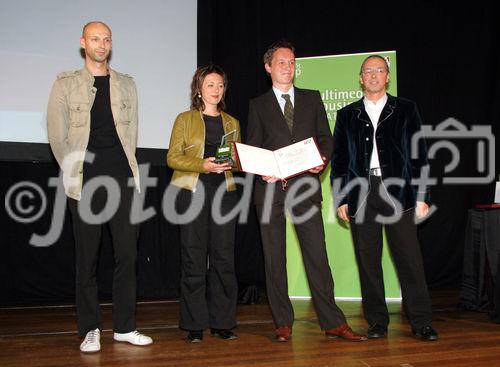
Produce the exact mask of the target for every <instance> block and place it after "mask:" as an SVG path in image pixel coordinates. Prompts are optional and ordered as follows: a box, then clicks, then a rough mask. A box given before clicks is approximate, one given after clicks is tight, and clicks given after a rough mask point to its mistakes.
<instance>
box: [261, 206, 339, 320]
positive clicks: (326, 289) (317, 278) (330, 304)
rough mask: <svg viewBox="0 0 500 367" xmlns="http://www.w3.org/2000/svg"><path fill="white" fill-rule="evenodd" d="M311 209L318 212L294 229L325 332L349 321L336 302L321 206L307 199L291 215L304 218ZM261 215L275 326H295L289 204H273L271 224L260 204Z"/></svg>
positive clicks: (268, 291)
mask: <svg viewBox="0 0 500 367" xmlns="http://www.w3.org/2000/svg"><path fill="white" fill-rule="evenodd" d="M311 209H314V210H316V213H315V214H314V215H313V216H312V217H311V218H310V219H308V220H307V221H305V222H303V223H294V227H295V231H296V232H297V237H298V240H299V243H300V249H301V252H302V258H303V261H304V268H305V271H306V276H307V280H308V283H309V288H310V290H311V296H312V301H313V304H314V308H315V310H316V313H317V315H318V319H319V325H320V327H321V329H323V330H326V329H330V328H334V327H337V326H340V325H342V324H344V323H346V319H345V316H344V313H343V312H342V310H340V308H339V307H338V306H337V304H336V303H335V299H334V294H333V287H334V285H333V278H332V273H331V270H330V266H329V264H328V256H327V253H326V244H325V231H324V227H323V218H322V216H321V203H316V202H313V201H310V200H304V201H302V202H301V203H300V204H297V205H295V206H294V207H293V208H291V212H292V213H293V215H294V216H296V217H299V218H300V217H301V216H302V215H303V214H304V213H306V212H308V211H309V210H311ZM257 213H258V215H259V219H260V232H261V237H262V246H263V250H264V263H265V269H266V289H267V297H268V301H269V305H270V307H271V312H272V315H273V319H274V323H275V325H276V326H277V327H281V326H292V325H293V321H294V313H293V307H292V303H291V302H290V298H289V297H288V279H287V269H286V227H285V225H286V221H285V205H284V204H283V203H274V204H272V207H271V212H270V216H269V221H267V218H265V217H266V214H265V213H264V206H263V205H257Z"/></svg>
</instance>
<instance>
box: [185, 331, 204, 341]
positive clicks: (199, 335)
mask: <svg viewBox="0 0 500 367" xmlns="http://www.w3.org/2000/svg"><path fill="white" fill-rule="evenodd" d="M202 340H203V330H189V333H188V341H189V342H191V343H201V341H202Z"/></svg>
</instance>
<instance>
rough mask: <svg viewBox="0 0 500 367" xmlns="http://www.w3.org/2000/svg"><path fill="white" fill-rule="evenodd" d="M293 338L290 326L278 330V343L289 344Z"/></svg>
mask: <svg viewBox="0 0 500 367" xmlns="http://www.w3.org/2000/svg"><path fill="white" fill-rule="evenodd" d="M291 337H292V328H291V327H289V326H280V327H279V328H277V329H276V339H275V340H276V341H277V342H287V341H289V340H290V338H291Z"/></svg>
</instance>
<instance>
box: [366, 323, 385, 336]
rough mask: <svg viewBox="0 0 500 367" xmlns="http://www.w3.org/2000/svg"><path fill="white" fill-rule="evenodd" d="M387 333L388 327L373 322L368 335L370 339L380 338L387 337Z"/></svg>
mask: <svg viewBox="0 0 500 367" xmlns="http://www.w3.org/2000/svg"><path fill="white" fill-rule="evenodd" d="M386 335H387V327H384V326H382V325H379V324H373V325H372V326H370V327H369V328H368V331H367V333H366V336H367V337H368V339H380V338H385V336H386Z"/></svg>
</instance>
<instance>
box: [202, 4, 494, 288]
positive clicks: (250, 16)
mask: <svg viewBox="0 0 500 367" xmlns="http://www.w3.org/2000/svg"><path fill="white" fill-rule="evenodd" d="M499 35H500V22H498V16H497V13H496V12H495V11H494V9H493V3H492V2H482V1H479V2H477V3H474V4H473V6H458V5H457V3H453V5H452V6H450V5H449V4H448V3H447V2H442V3H440V2H437V3H433V4H432V5H431V4H429V3H426V2H416V1H411V2H405V3H401V4H400V6H389V5H388V4H385V3H380V4H374V3H365V2H359V1H342V2H339V1H290V0H287V1H285V0H280V1H228V0H203V1H199V2H198V65H205V64H208V63H215V64H218V65H220V66H222V67H223V69H224V70H225V71H226V72H227V73H228V76H229V90H228V94H227V98H226V100H227V104H228V107H229V108H228V109H229V111H228V112H229V113H231V114H233V115H235V116H236V117H237V118H238V119H240V121H241V123H242V130H243V135H244V131H245V126H246V119H247V113H248V100H249V99H250V98H253V97H255V96H257V95H260V94H262V93H263V92H265V91H266V90H267V89H268V88H269V87H270V83H269V79H268V78H267V76H266V75H265V71H264V67H263V62H262V56H263V53H264V51H265V49H266V48H267V46H268V45H269V44H271V43H272V42H274V41H276V40H279V39H287V40H289V41H291V42H293V43H294V45H295V47H296V56H297V57H301V56H319V55H331V54H346V53H358V52H373V51H382V50H396V51H397V60H398V62H397V64H398V70H397V72H398V94H399V95H400V96H402V97H406V98H409V99H412V100H414V101H416V102H417V104H418V106H419V109H420V113H421V116H422V118H423V121H424V124H427V125H432V126H436V125H438V124H439V123H441V122H442V121H444V120H445V119H447V118H449V117H453V118H455V119H457V120H458V121H460V122H461V123H462V124H464V125H466V126H467V127H468V128H470V127H471V126H472V125H484V126H491V127H492V128H493V131H494V133H495V134H496V135H498V126H499V125H498V122H499V117H500V116H499V108H498V103H499V101H500V89H499V84H500V57H499V56H500V55H499V48H498V44H499V42H500V37H499ZM353 78H356V76H355V75H353ZM244 137H245V136H243V138H244ZM466 140H467V139H455V140H453V143H455V144H456V145H457V146H458V148H459V150H460V153H461V160H460V164H459V166H458V167H457V168H456V170H455V171H454V173H453V175H454V176H460V177H476V176H478V175H479V173H478V171H477V164H476V157H477V153H476V145H475V142H467V141H466ZM430 143H432V142H430ZM496 155H498V154H496ZM449 161H450V155H449V154H448V153H447V152H446V151H439V152H438V154H437V155H436V157H435V158H434V159H433V160H431V174H432V175H433V176H434V177H437V178H438V183H437V185H435V186H434V187H433V188H432V197H433V202H434V204H435V205H436V206H437V207H438V211H437V212H436V213H435V214H434V215H433V216H432V217H431V218H430V219H428V220H427V221H426V223H424V224H423V225H421V226H420V228H419V237H420V239H421V247H422V251H423V255H424V261H425V268H426V275H427V280H428V283H429V285H430V286H431V287H434V288H437V287H450V286H451V287H455V286H458V284H459V281H460V279H461V269H462V259H463V248H464V234H465V233H464V232H465V227H466V220H467V209H469V208H471V207H472V206H473V205H474V204H477V203H490V202H492V201H493V192H494V184H493V183H490V184H487V185H443V184H442V178H443V176H444V175H445V166H446V165H447V163H449ZM498 173H499V172H498V169H496V177H498ZM247 230H249V229H248V228H247ZM253 231H256V229H254V230H252V231H251V232H253ZM244 240H245V243H244V244H241V243H240V244H239V246H241V247H244V248H246V249H247V251H250V250H251V249H257V248H258V247H259V246H260V244H258V243H257V242H255V241H257V240H258V238H257V237H255V238H245V239H244ZM247 269H248V271H250V270H251V265H250V264H248V266H247Z"/></svg>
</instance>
